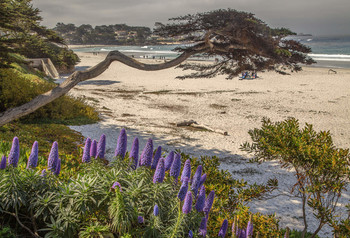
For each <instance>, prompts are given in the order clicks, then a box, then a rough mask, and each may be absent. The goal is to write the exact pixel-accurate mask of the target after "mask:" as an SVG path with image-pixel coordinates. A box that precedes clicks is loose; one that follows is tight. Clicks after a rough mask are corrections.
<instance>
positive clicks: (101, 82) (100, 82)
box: [78, 80, 120, 85]
mask: <svg viewBox="0 0 350 238" xmlns="http://www.w3.org/2000/svg"><path fill="white" fill-rule="evenodd" d="M116 83H120V81H113V80H86V81H84V82H81V83H78V85H112V84H116Z"/></svg>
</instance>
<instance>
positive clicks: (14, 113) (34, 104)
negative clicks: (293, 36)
mask: <svg viewBox="0 0 350 238" xmlns="http://www.w3.org/2000/svg"><path fill="white" fill-rule="evenodd" d="M204 51H205V47H203V48H198V49H197V50H194V51H188V52H184V53H182V54H181V55H180V56H178V57H177V58H175V59H173V60H171V61H168V62H165V63H163V64H144V63H141V62H138V61H136V60H134V59H132V58H129V57H128V56H126V55H124V54H122V53H120V52H119V51H111V52H110V53H109V54H108V55H107V57H106V59H104V60H103V61H102V62H101V63H99V64H97V65H96V66H94V67H91V68H89V69H87V70H84V71H76V72H74V73H73V74H72V75H71V76H69V77H68V78H67V79H66V80H65V81H64V82H63V83H61V84H60V85H58V86H57V87H56V88H54V89H52V90H50V91H48V92H46V93H44V94H41V95H39V96H37V97H36V98H34V99H33V100H31V101H30V102H28V103H25V104H23V105H21V106H19V107H15V108H11V109H8V110H7V111H5V112H3V113H0V126H3V125H5V124H6V123H9V122H11V121H13V120H16V119H18V118H20V117H22V116H25V115H28V114H30V113H32V112H34V111H36V110H37V109H39V108H40V107H43V106H45V105H46V104H48V103H50V102H52V101H53V100H55V99H57V98H59V97H61V96H63V95H64V94H66V93H67V92H69V90H71V89H72V88H73V87H74V86H75V85H77V84H78V83H80V82H82V81H85V80H88V79H91V78H95V77H97V76H98V75H100V74H102V73H103V72H104V71H105V70H106V69H108V67H109V65H110V64H111V63H112V62H113V61H119V62H121V63H123V64H126V65H128V66H130V67H133V68H135V69H139V70H145V71H156V70H162V69H167V68H171V67H174V66H176V65H178V64H180V63H182V62H183V61H185V60H186V59H188V58H189V57H190V56H191V55H194V54H197V53H202V52H204Z"/></svg>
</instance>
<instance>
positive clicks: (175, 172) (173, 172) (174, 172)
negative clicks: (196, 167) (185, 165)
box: [170, 154, 181, 181]
mask: <svg viewBox="0 0 350 238" xmlns="http://www.w3.org/2000/svg"><path fill="white" fill-rule="evenodd" d="M180 171H181V156H180V155H179V154H176V155H175V159H174V161H173V164H172V165H171V168H170V176H172V177H174V178H175V179H176V181H177V178H178V177H179V175H180Z"/></svg>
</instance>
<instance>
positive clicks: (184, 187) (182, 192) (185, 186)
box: [177, 177, 188, 201]
mask: <svg viewBox="0 0 350 238" xmlns="http://www.w3.org/2000/svg"><path fill="white" fill-rule="evenodd" d="M187 190H188V178H187V177H186V178H184V180H183V181H182V185H181V187H180V190H179V193H178V194H177V197H178V198H179V199H180V200H181V201H183V200H184V199H185V196H186V193H187Z"/></svg>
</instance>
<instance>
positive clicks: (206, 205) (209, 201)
mask: <svg viewBox="0 0 350 238" xmlns="http://www.w3.org/2000/svg"><path fill="white" fill-rule="evenodd" d="M214 196H215V192H214V190H213V191H211V192H210V193H209V195H208V197H207V199H206V200H205V203H204V208H203V211H204V212H205V214H206V216H207V217H208V214H209V212H210V209H211V207H212V206H213V202H214Z"/></svg>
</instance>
